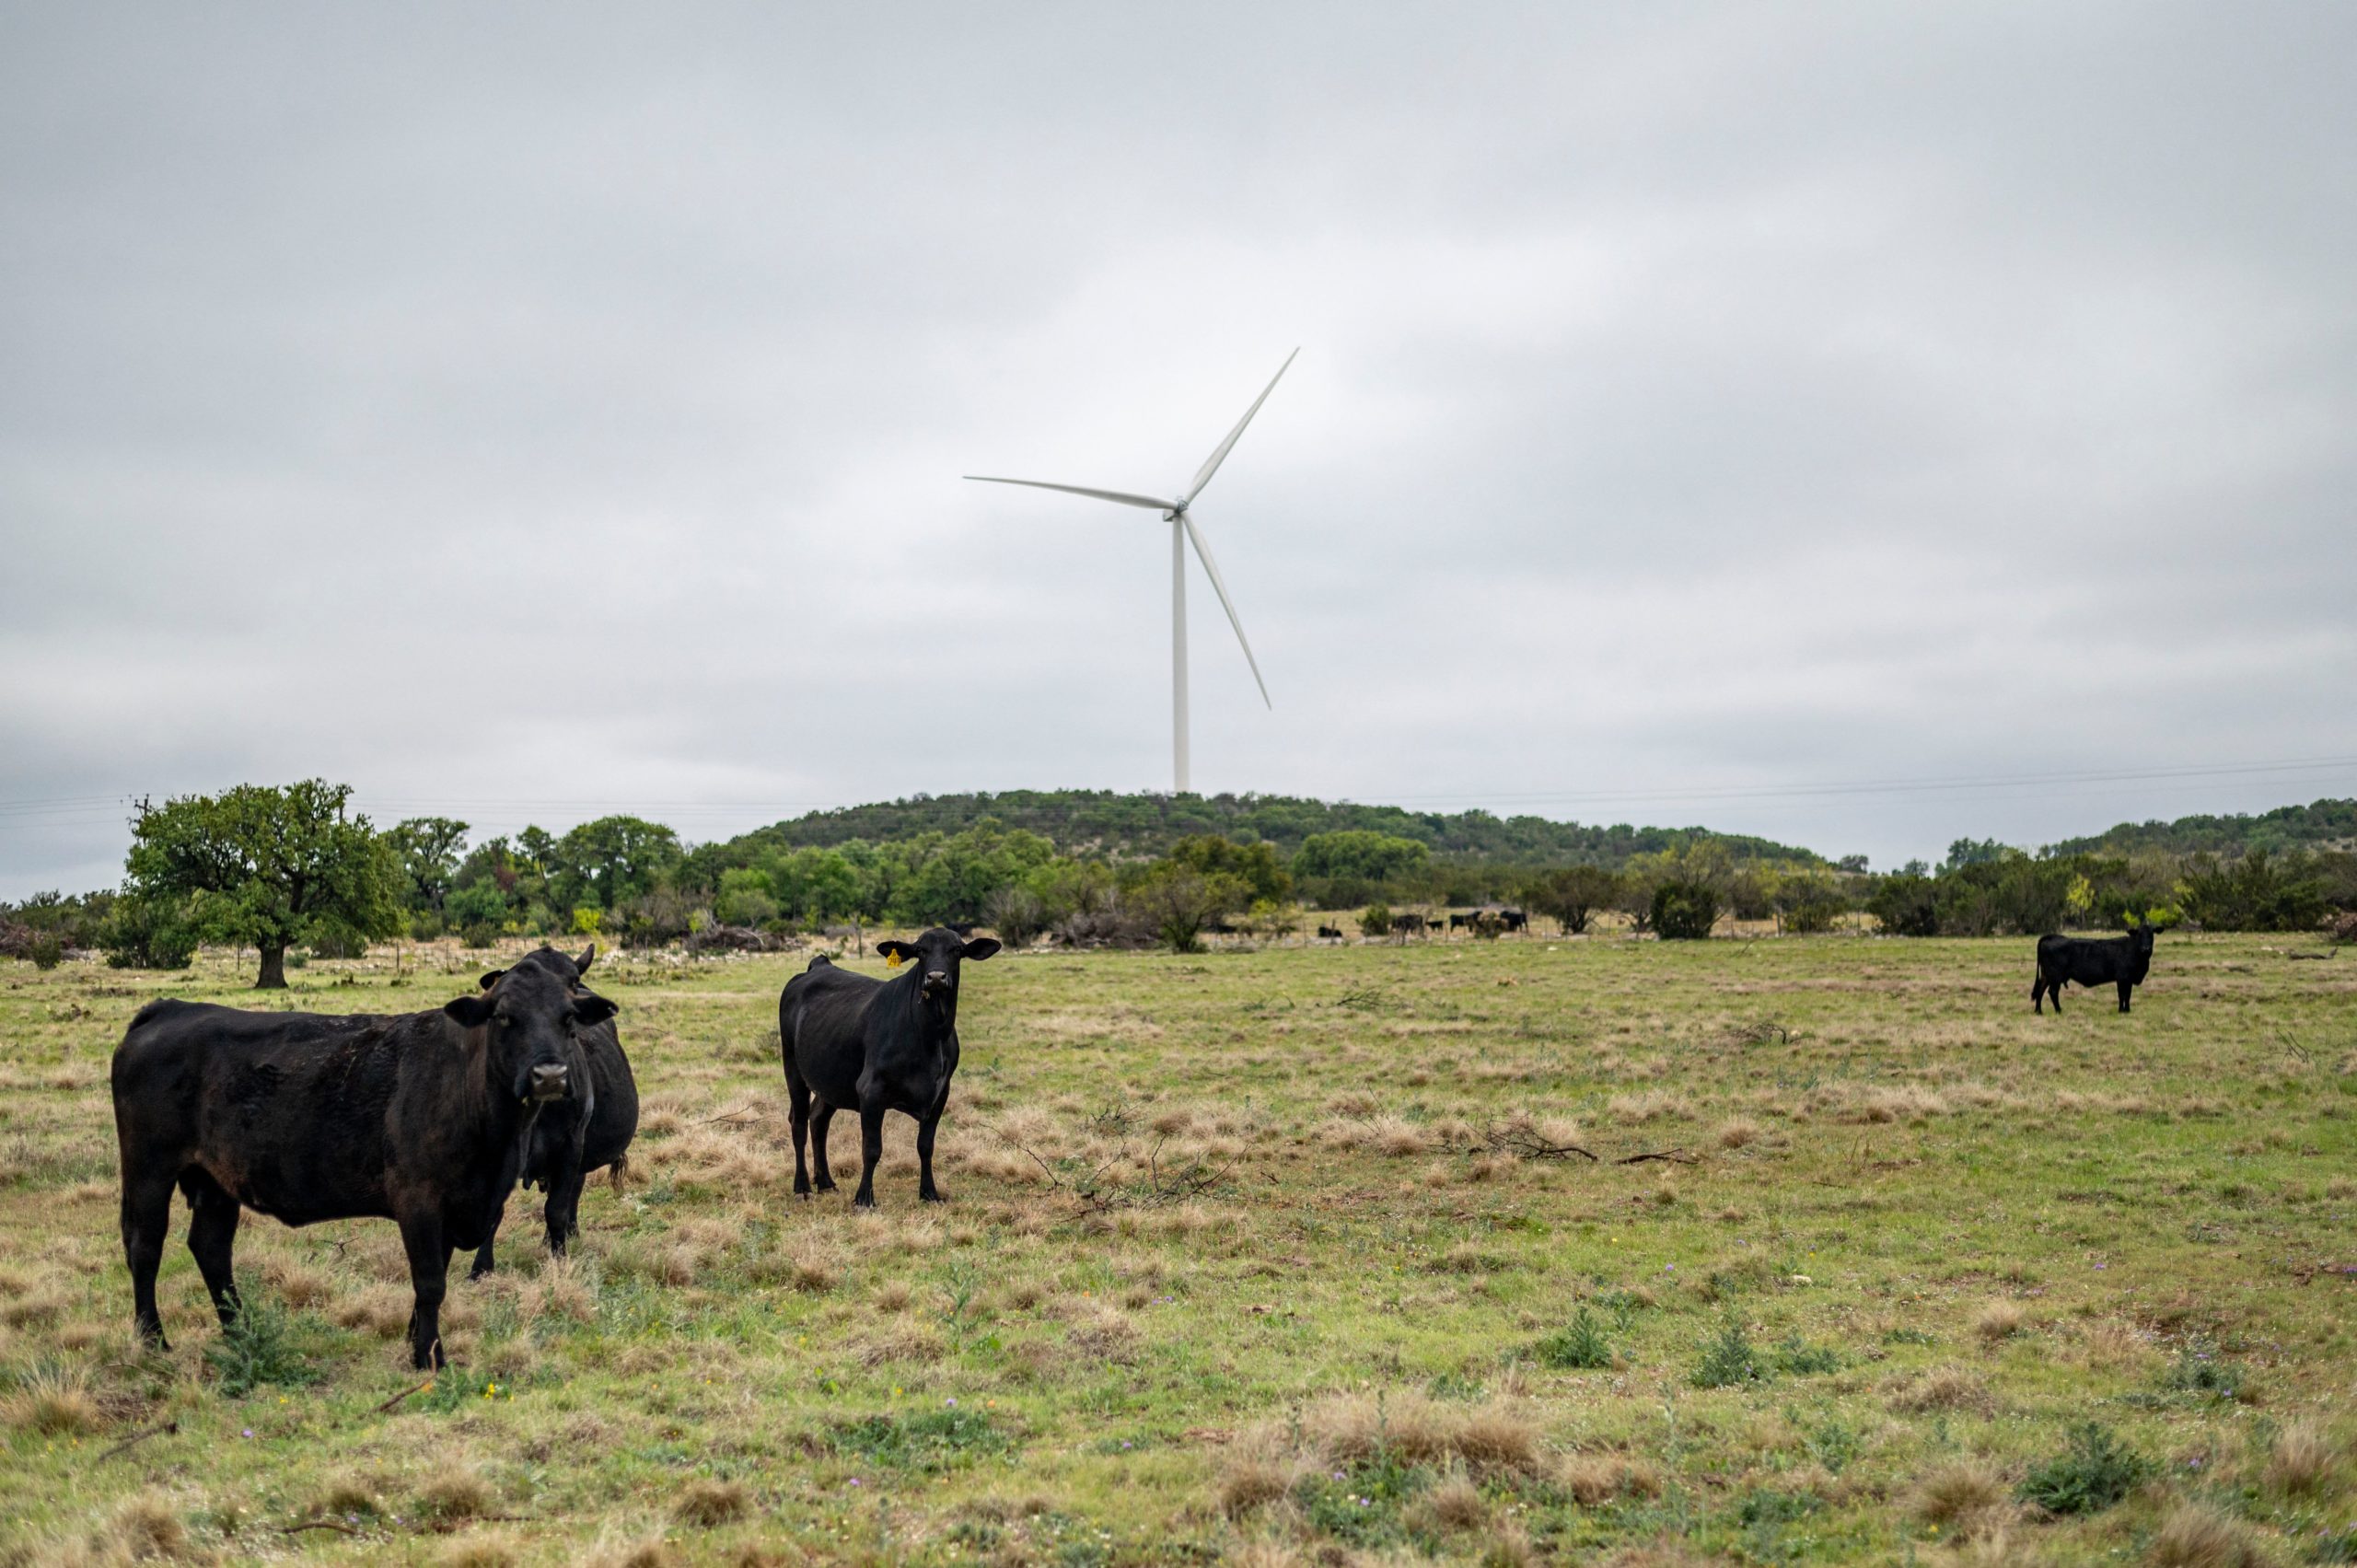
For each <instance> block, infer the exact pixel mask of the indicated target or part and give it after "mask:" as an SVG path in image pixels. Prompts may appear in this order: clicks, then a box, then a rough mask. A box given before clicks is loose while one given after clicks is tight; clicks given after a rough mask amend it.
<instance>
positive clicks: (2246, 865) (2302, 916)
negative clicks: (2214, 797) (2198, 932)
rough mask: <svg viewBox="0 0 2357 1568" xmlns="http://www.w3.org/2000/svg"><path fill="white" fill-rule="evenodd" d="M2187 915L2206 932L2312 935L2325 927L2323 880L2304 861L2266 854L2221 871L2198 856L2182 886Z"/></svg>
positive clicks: (2208, 857) (2207, 858) (2247, 857)
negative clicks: (2277, 858) (2277, 932)
mask: <svg viewBox="0 0 2357 1568" xmlns="http://www.w3.org/2000/svg"><path fill="white" fill-rule="evenodd" d="M2178 888H2179V891H2180V893H2181V894H2182V900H2181V901H2182V903H2183V905H2184V909H2185V915H2186V918H2187V919H2188V920H2190V921H2192V922H2193V923H2195V924H2197V925H2199V926H2200V927H2201V929H2203V930H2204V931H2313V930H2315V929H2316V927H2317V926H2318V925H2320V924H2322V923H2323V922H2324V917H2325V912H2326V909H2327V908H2328V906H2327V904H2326V902H2325V884H2324V878H2323V877H2321V876H2320V875H2318V873H2317V872H2316V868H2315V866H2314V865H2312V864H2311V863H2310V861H2309V860H2308V858H2307V857H2306V856H2305V855H2287V856H2285V857H2284V858H2283V859H2282V860H2281V861H2279V860H2276V859H2275V858H2274V857H2272V856H2270V854H2268V853H2267V852H2266V851H2265V850H2263V849H2255V850H2252V851H2251V852H2250V853H2249V854H2246V855H2244V856H2243V857H2242V858H2240V859H2239V860H2230V861H2227V862H2225V863H2223V865H2222V864H2220V863H2219V862H2218V861H2217V860H2216V859H2215V858H2214V857H2213V856H2211V855H2206V854H2202V855H2196V856H2195V857H2194V858H2193V859H2192V861H2190V862H2189V864H2188V865H2187V867H2186V876H2185V880H2184V881H2183V882H2182V883H2180V884H2179V885H2178Z"/></svg>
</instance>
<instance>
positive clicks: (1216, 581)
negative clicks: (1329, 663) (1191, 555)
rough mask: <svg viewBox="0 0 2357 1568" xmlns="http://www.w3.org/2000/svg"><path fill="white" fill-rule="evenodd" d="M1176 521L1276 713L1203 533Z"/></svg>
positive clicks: (1184, 519)
mask: <svg viewBox="0 0 2357 1568" xmlns="http://www.w3.org/2000/svg"><path fill="white" fill-rule="evenodd" d="M1279 374H1283V372H1279ZM1271 385H1273V383H1271ZM1263 395H1264V396H1265V395H1266V394H1263ZM1245 417H1246V418H1247V419H1249V418H1251V417H1252V416H1251V415H1250V414H1247V415H1245ZM1179 522H1181V523H1182V524H1184V525H1185V526H1186V529H1187V537H1188V538H1189V539H1190V540H1193V541H1194V545H1195V558H1196V559H1197V560H1199V561H1201V562H1202V563H1203V571H1204V574H1205V575H1208V576H1209V577H1210V578H1211V580H1212V592H1213V593H1215V594H1217V595H1219V607H1220V608H1221V609H1222V610H1225V611H1227V623H1228V624H1229V625H1230V626H1233V627H1235V628H1236V641H1237V644H1238V645H1240V646H1242V648H1243V649H1244V662H1245V663H1246V664H1248V665H1250V666H1251V667H1252V683H1253V684H1254V685H1255V686H1258V687H1259V688H1260V701H1261V702H1263V703H1268V706H1269V711H1270V712H1271V713H1274V712H1276V707H1277V705H1276V703H1271V702H1269V683H1268V682H1267V681H1265V680H1263V679H1260V660H1259V659H1256V658H1254V657H1253V656H1252V645H1251V644H1250V643H1249V642H1247V641H1246V640H1245V636H1244V622H1243V621H1239V620H1237V616H1236V606H1235V604H1234V603H1233V602H1232V601H1231V600H1230V599H1229V598H1228V597H1227V585H1226V584H1225V583H1223V582H1221V581H1220V578H1219V563H1218V562H1216V561H1213V559H1212V552H1211V548H1210V546H1208V545H1206V544H1204V543H1203V532H1202V529H1201V528H1197V527H1196V526H1195V519H1194V518H1193V517H1191V516H1190V515H1189V514H1187V513H1185V512H1181V513H1179Z"/></svg>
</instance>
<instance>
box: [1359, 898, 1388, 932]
mask: <svg viewBox="0 0 2357 1568" xmlns="http://www.w3.org/2000/svg"><path fill="white" fill-rule="evenodd" d="M1359 934H1360V935H1363V936H1376V937H1383V936H1388V935H1391V910H1390V907H1389V906H1388V905H1386V904H1369V905H1367V907H1366V912H1365V913H1364V914H1363V915H1361V916H1359Z"/></svg>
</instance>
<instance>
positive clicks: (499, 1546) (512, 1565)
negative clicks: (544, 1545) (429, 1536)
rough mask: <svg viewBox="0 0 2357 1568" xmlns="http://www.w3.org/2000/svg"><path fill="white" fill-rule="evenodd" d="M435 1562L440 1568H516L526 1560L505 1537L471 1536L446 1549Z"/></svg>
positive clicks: (453, 1542) (462, 1538)
mask: <svg viewBox="0 0 2357 1568" xmlns="http://www.w3.org/2000/svg"><path fill="white" fill-rule="evenodd" d="M434 1561H435V1562H436V1563H437V1564H439V1565H440V1568H516V1565H517V1563H519V1562H523V1561H524V1560H523V1558H521V1557H520V1556H518V1555H517V1551H516V1548H515V1546H514V1545H513V1544H511V1543H510V1542H509V1541H508V1540H507V1539H505V1538H504V1537H501V1536H490V1535H470V1536H462V1537H460V1538H459V1539H457V1540H454V1541H452V1542H451V1543H450V1544H449V1545H447V1546H446V1547H444V1548H443V1549H442V1551H441V1552H440V1553H439V1554H438V1555H437V1556H435V1559H434Z"/></svg>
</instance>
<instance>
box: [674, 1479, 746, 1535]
mask: <svg viewBox="0 0 2357 1568" xmlns="http://www.w3.org/2000/svg"><path fill="white" fill-rule="evenodd" d="M752 1505H753V1499H752V1494H751V1493H748V1492H747V1491H746V1490H745V1486H744V1483H743V1482H742V1481H713V1480H709V1479H702V1478H700V1479H698V1480H695V1481H690V1482H688V1484H687V1485H685V1486H683V1487H681V1488H680V1489H679V1497H678V1498H677V1499H676V1500H675V1501H674V1502H673V1503H672V1504H671V1517H673V1518H675V1519H677V1520H679V1523H681V1524H683V1525H693V1526H695V1527H698V1528H700V1529H707V1530H708V1529H711V1528H713V1527H715V1526H719V1525H725V1524H727V1523H729V1522H730V1521H731V1520H735V1519H741V1518H743V1517H744V1516H746V1514H747V1513H749V1511H750V1510H751V1508H752Z"/></svg>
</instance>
